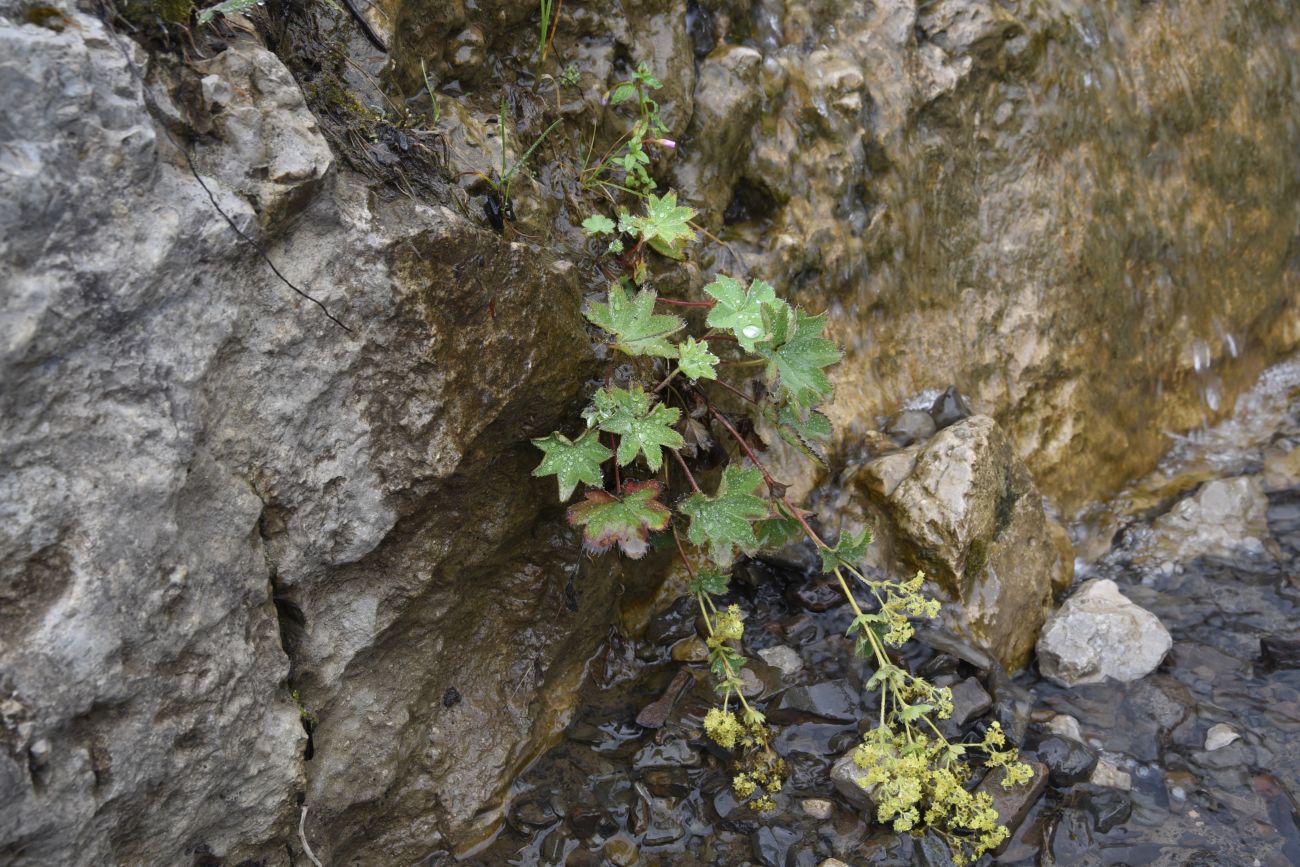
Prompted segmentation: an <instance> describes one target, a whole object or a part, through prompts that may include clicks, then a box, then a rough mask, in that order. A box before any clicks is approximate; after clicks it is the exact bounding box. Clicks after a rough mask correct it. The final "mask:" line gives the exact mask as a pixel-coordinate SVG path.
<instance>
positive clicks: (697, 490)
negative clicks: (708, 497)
mask: <svg viewBox="0 0 1300 867" xmlns="http://www.w3.org/2000/svg"><path fill="white" fill-rule="evenodd" d="M668 451H670V452H672V455H673V457H675V458H677V463H679V464H681V465H682V472H683V473H686V481H688V482H690V483H691V490H693V491H695V493H697V494H702V493H704V492H703V491H701V490H700V486H699V485H698V484H697V483H696V482H695V476H693V475H691V471H690V469H689V468H688V467H687V466H686V461H684V460H682V456H681V455H679V454H678V453H677V449H669V450H668Z"/></svg>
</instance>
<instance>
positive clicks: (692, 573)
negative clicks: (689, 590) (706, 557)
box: [673, 527, 695, 581]
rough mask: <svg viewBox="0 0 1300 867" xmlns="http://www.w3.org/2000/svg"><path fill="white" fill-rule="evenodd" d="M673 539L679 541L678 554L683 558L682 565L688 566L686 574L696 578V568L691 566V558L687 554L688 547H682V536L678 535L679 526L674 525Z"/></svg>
mask: <svg viewBox="0 0 1300 867" xmlns="http://www.w3.org/2000/svg"><path fill="white" fill-rule="evenodd" d="M673 541H674V542H676V543H677V556H678V557H681V558H682V565H683V566H685V567H686V574H687V575H690V576H691V580H692V581H694V580H695V569H694V567H692V566H691V561H690V559H689V558H688V557H687V556H686V549H685V548H683V547H682V540H681V537H680V536H678V535H677V528H676V527H673Z"/></svg>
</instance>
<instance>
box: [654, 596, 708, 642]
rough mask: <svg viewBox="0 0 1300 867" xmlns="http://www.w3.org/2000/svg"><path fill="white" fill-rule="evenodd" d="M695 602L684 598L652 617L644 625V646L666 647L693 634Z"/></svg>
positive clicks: (695, 611) (686, 597) (689, 598)
mask: <svg viewBox="0 0 1300 867" xmlns="http://www.w3.org/2000/svg"><path fill="white" fill-rule="evenodd" d="M696 613H697V610H696V602H695V600H694V599H693V598H692V597H689V596H685V597H683V598H681V599H679V600H677V602H675V603H673V605H672V607H670V608H669V609H668V610H667V611H665V612H663V613H662V614H659V615H657V616H656V617H653V618H652V619H651V620H650V622H649V623H648V624H647V625H646V628H645V635H644V636H643V638H644V641H643V643H644V644H648V645H650V646H652V647H655V648H659V647H668V646H670V645H672V644H675V643H676V642H678V641H681V640H682V639H683V638H686V637H687V636H690V635H694V634H695V615H696Z"/></svg>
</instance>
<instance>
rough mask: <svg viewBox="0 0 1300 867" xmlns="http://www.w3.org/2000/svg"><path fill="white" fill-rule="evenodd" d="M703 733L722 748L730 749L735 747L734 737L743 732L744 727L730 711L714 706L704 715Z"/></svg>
mask: <svg viewBox="0 0 1300 867" xmlns="http://www.w3.org/2000/svg"><path fill="white" fill-rule="evenodd" d="M704 733H705V734H707V735H708V736H709V737H711V738H713V742H714V743H715V744H717V745H718V746H720V747H722V748H723V749H724V750H730V749H735V746H736V739H737V738H739V737H740V736H741V735H743V734H744V733H745V727H744V726H742V725H741V724H740V720H738V719H736V715H735V714H734V713H732V712H731V711H729V710H723V709H722V708H720V707H714V708H709V712H708V713H707V714H705V715H704Z"/></svg>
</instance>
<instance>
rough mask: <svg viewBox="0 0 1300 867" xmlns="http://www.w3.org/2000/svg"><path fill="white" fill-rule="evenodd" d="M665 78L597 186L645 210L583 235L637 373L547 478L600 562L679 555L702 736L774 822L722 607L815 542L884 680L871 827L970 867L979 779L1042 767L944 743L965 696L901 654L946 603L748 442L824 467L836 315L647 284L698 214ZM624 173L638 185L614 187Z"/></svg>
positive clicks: (553, 459) (613, 333)
mask: <svg viewBox="0 0 1300 867" xmlns="http://www.w3.org/2000/svg"><path fill="white" fill-rule="evenodd" d="M658 84H659V83H658V82H657V81H655V80H654V79H653V77H651V76H649V74H648V73H646V72H645V71H644V69H641V70H639V71H638V75H637V76H635V77H634V78H633V80H632V81H630V82H626V83H624V84H622V85H620V86H619V87H620V88H621V90H620V92H619V95H620V96H621V97H623V99H620V100H615V101H614V102H621V101H627V100H628V99H630V98H632V97H635V98H636V100H637V106H638V110H639V111H638V119H637V120H636V122H635V125H634V127H633V130H632V133H631V135H630V138H629V142H630V143H631V145H632V146H631V147H630V148H628V147H627V144H628V143H629V142H625V143H624V146H623V149H622V151H621V154H622V157H624V158H623V159H619V160H608V159H607V160H605V161H603V162H602V163H601V164H600V165H599V166H598V167H597V169H596V173H595V175H594V176H593V177H592V178H589V180H593V182H594V183H598V184H601V185H603V186H604V187H605V188H607V189H617V190H620V191H622V192H624V193H626V194H629V195H634V196H635V199H634V200H635V201H636V203H637V207H635V208H623V209H620V210H618V211H617V212H616V213H615V214H614V215H612V216H610V215H605V214H594V215H592V216H590V217H589V218H588V219H587V220H586V221H585V222H584V223H583V227H584V229H585V231H586V232H587V233H588V235H590V236H592V237H595V238H600V239H601V240H602V243H603V244H604V250H605V252H604V253H603V254H602V255H603V257H604V259H605V261H604V263H603V264H605V265H606V266H607V269H608V270H609V271H610V272H613V271H614V268H615V267H617V268H620V269H621V272H622V273H621V276H619V277H618V279H617V280H616V281H615V282H613V284H612V285H611V286H610V287H609V290H608V293H607V294H606V295H605V297H604V298H603V300H600V301H597V302H594V303H591V304H589V305H588V306H587V308H586V310H585V311H584V315H585V316H586V318H587V319H588V320H589V321H590V322H591V323H592V324H593V325H595V326H597V327H598V328H599V329H601V331H602V332H603V333H604V334H605V338H606V343H607V344H608V346H609V347H610V348H611V349H612V350H613V351H615V352H617V353H619V354H620V355H621V356H622V357H623V359H624V360H625V361H626V363H624V364H620V365H618V366H614V365H611V368H610V370H611V372H610V374H609V375H608V377H607V379H606V381H605V383H604V384H603V385H602V386H601V387H600V388H599V389H598V390H597V391H596V392H595V394H594V395H593V396H592V398H591V402H590V404H589V405H588V406H587V408H586V410H585V411H584V412H583V413H582V420H581V421H580V422H577V423H576V424H575V429H576V432H572V431H571V432H570V433H569V434H567V435H566V434H565V433H563V432H558V431H557V432H555V433H553V434H551V435H550V436H548V437H544V438H541V439H537V440H534V443H535V444H536V445H537V447H538V448H540V449H541V450H542V452H543V453H544V456H543V458H542V462H541V464H540V465H539V466H538V467H537V469H536V470H535V471H534V474H535V475H539V476H550V475H553V476H555V477H556V479H557V481H558V490H559V495H560V498H561V500H569V499H570V498H571V497H572V496H573V494H574V492H575V491H576V490H577V489H578V486H579V485H582V486H583V489H582V492H581V497H580V499H579V500H578V501H577V502H576V503H574V504H573V505H571V506H570V507H569V510H568V517H569V520H570V522H571V523H572V524H573V525H574V526H575V527H579V528H581V529H582V533H583V539H584V543H585V545H586V547H587V548H588V549H589V550H590V551H592V552H596V553H599V552H604V551H608V550H611V549H613V548H618V549H619V550H620V551H621V552H622V554H623V555H624V556H627V557H631V558H639V557H641V556H643V555H644V554H645V553H646V551H647V550H648V548H649V546H650V543H651V540H652V536H655V535H658V536H660V537H662V538H664V539H665V540H667V542H668V544H670V545H672V546H673V547H675V549H676V552H677V555H678V556H679V557H680V559H681V563H682V565H683V567H684V569H685V571H686V573H687V575H688V576H689V585H688V586H689V592H690V593H691V594H692V595H693V596H694V597H695V600H696V602H697V604H698V606H699V610H700V615H701V621H702V622H703V624H704V628H705V630H706V632H707V638H706V643H707V645H708V651H709V655H708V663H709V667H710V669H711V671H712V674H713V676H714V678H715V680H716V690H717V695H718V701H717V705H716V706H715V707H713V708H712V709H711V710H709V711H708V713H707V715H706V716H705V718H704V720H703V725H704V730H705V732H706V733H707V735H708V736H709V737H710V738H711V739H712V740H713V741H714V742H716V743H717V744H718V745H719V746H721V747H722V748H724V749H726V750H729V751H731V752H732V754H733V756H734V765H733V776H732V787H733V790H734V791H735V793H736V795H737V796H738V797H739V798H741V799H742V800H746V801H747V802H748V803H749V804H750V806H752V807H754V808H755V809H759V810H765V809H770V808H772V807H773V806H774V802H773V797H772V796H773V795H774V794H775V793H776V792H778V791H780V788H781V785H782V782H783V778H784V776H785V765H784V762H783V761H782V760H781V758H780V756H779V755H777V754H776V752H775V751H774V749H773V748H772V745H771V731H770V727H769V726H768V723H767V721H766V720H765V718H764V716H763V713H762V711H761V710H760V709H759V708H757V707H755V706H754V705H753V704H752V703H750V701H749V700H748V699H747V698H746V696H745V694H744V692H743V691H742V689H741V683H742V681H741V676H740V672H741V670H742V669H743V667H744V665H745V656H744V635H745V614H744V612H743V611H742V610H741V609H740V608H739V607H738V606H737V605H734V604H725V603H724V602H723V601H722V597H724V596H726V594H727V591H728V578H729V572H730V570H731V567H732V565H733V563H734V562H735V561H736V559H737V557H739V556H742V555H744V556H752V555H755V554H757V553H758V552H759V551H760V550H762V549H764V548H776V547H780V546H782V545H784V544H786V543H788V542H790V541H792V540H795V539H798V538H800V537H802V538H806V539H807V540H808V541H809V542H811V544H812V545H813V546H814V547H815V548H816V550H817V552H818V554H819V556H820V565H821V568H822V570H823V571H824V572H826V573H827V574H829V575H831V576H833V577H834V579H835V581H836V582H837V584H838V586H839V588H840V590H841V591H842V592H843V594H844V596H845V598H846V599H847V601H848V603H849V605H850V607H851V611H852V615H853V620H852V623H851V625H850V626H849V629H848V635H847V638H848V639H849V640H851V641H852V642H853V646H854V651H855V652H856V653H857V654H859V655H860V656H862V657H864V658H865V659H867V660H869V661H870V663H871V664H872V665H873V666H874V674H873V676H872V677H871V679H870V682H869V683H868V690H869V691H871V693H872V694H873V695H874V699H873V702H878V712H877V713H876V715H875V719H874V720H873V725H872V728H871V729H870V730H869V731H868V733H867V734H866V736H865V738H864V740H863V742H862V744H861V745H860V746H859V747H858V748H857V751H856V754H855V761H856V762H857V764H858V765H859V766H860V767H861V768H862V769H864V771H865V774H864V779H863V784H864V786H865V787H866V788H867V789H868V791H869V794H870V797H871V800H872V802H873V803H874V804H875V805H876V818H877V820H878V821H880V822H881V823H883V824H888V825H890V826H892V827H893V828H894V829H895V830H896V831H898V832H900V833H901V832H911V833H918V834H919V833H922V832H924V831H925V830H926V829H929V830H932V831H934V832H936V833H938V834H939V835H941V836H942V837H943V838H944V839H945V840H946V841H947V842H948V844H949V846H950V847H951V849H952V851H953V853H954V856H955V858H956V860H957V862H958V863H959V864H962V863H969V862H971V861H973V860H974V859H976V858H978V857H979V856H980V855H981V854H983V853H984V852H986V851H989V850H990V849H993V848H995V847H996V846H997V845H999V844H1000V843H1001V842H1002V841H1003V839H1005V837H1006V835H1007V829H1006V828H1005V827H1003V826H1001V825H1000V824H999V823H998V817H997V813H996V811H995V810H994V809H993V804H992V799H991V798H990V796H989V795H988V794H986V793H982V792H975V791H973V781H974V777H975V770H976V768H977V767H978V766H980V765H982V766H983V767H984V768H986V769H987V771H988V773H994V774H998V775H1000V777H1001V784H1002V785H1003V786H1007V787H1011V786H1014V785H1017V784H1019V783H1022V782H1024V781H1026V780H1028V778H1029V777H1030V775H1031V771H1030V768H1029V767H1028V766H1027V765H1025V764H1023V763H1021V762H1019V761H1018V757H1017V753H1016V751H1015V749H1014V748H1010V747H1008V746H1007V745H1006V742H1005V737H1004V735H1003V733H1002V731H1001V729H1000V728H999V727H998V726H997V724H996V723H995V724H993V725H992V726H990V728H989V729H988V730H987V732H986V734H985V736H984V738H983V739H982V740H981V741H979V742H975V743H953V742H951V741H949V740H948V739H947V738H946V737H945V736H944V734H943V733H942V731H941V730H940V728H939V726H938V725H937V724H936V722H937V721H938V720H943V719H946V718H947V717H948V716H949V715H950V714H951V713H952V695H951V692H950V691H949V690H948V689H947V688H942V687H935V686H934V685H932V684H930V683H929V682H927V681H926V680H925V679H923V678H921V677H918V676H916V675H914V674H912V673H911V672H909V671H907V670H906V669H905V668H904V667H902V666H901V665H899V664H897V663H896V662H895V661H894V660H895V657H894V656H891V655H890V652H889V651H890V649H891V648H893V649H897V648H900V647H902V646H903V645H905V644H906V643H907V642H908V641H909V640H911V639H912V637H913V635H914V631H913V627H912V621H913V620H914V619H925V618H933V617H935V616H936V615H937V614H938V610H939V603H938V602H937V601H935V600H933V599H929V598H927V597H926V596H925V595H924V592H923V585H924V580H925V576H924V575H922V574H919V573H918V574H917V575H915V576H913V577H911V578H908V579H906V580H897V581H895V580H883V579H879V578H874V577H868V576H867V574H866V573H865V571H864V570H863V569H862V568H861V562H862V560H863V558H864V555H865V553H866V549H867V546H868V545H869V544H870V541H871V539H870V534H869V533H868V532H866V531H863V532H862V533H859V534H851V533H845V534H842V535H841V536H840V538H839V539H838V540H836V542H835V543H834V544H832V543H831V542H830V541H828V540H826V539H824V538H822V536H821V535H820V534H819V533H818V532H817V531H816V530H815V529H814V528H813V526H812V523H811V522H810V518H811V517H812V516H811V514H810V513H809V512H808V511H806V510H804V509H803V508H801V507H800V506H799V505H798V504H796V503H794V502H792V501H791V499H790V497H789V496H788V495H787V492H786V487H785V486H784V485H782V484H781V483H780V482H778V481H777V480H776V479H775V478H773V476H772V472H771V470H770V469H769V468H768V467H767V465H766V464H764V462H763V460H762V458H761V457H760V456H759V451H760V450H761V444H760V441H759V440H758V438H757V437H755V436H753V430H754V426H755V424H756V423H757V422H758V420H759V419H760V418H761V419H763V420H765V421H766V422H767V424H768V425H769V426H770V427H771V428H772V429H774V430H776V431H777V432H779V435H780V436H781V437H782V438H783V439H785V440H786V441H787V442H789V443H790V444H791V445H793V446H795V447H796V448H798V449H799V450H801V451H802V452H803V453H804V454H805V455H806V456H807V457H808V458H809V459H810V460H815V461H820V460H821V457H820V455H821V450H822V445H823V444H824V443H825V442H826V441H827V440H829V438H830V436H831V425H830V422H829V420H828V419H827V417H826V416H825V415H824V414H823V413H822V412H820V410H819V406H820V405H822V404H823V403H824V402H825V401H826V400H828V399H829V398H830V397H831V391H832V390H831V382H830V379H829V378H828V376H827V369H828V368H830V367H831V366H832V365H834V364H835V363H836V362H837V361H839V359H840V350H839V349H838V347H837V346H836V345H835V344H834V343H833V342H832V341H831V340H829V339H828V338H827V337H826V336H825V334H824V331H825V328H826V317H825V316H824V315H815V314H812V313H810V312H808V311H805V310H803V309H801V308H799V307H797V306H794V305H791V304H789V303H788V302H787V301H785V300H784V299H782V298H781V297H780V296H779V295H778V294H777V292H776V290H775V288H774V287H773V286H771V285H770V284H768V283H766V282H764V281H763V280H752V281H750V282H748V283H746V282H745V281H742V280H739V279H736V278H734V277H731V276H726V275H722V274H719V275H718V276H716V277H715V278H714V279H713V280H712V281H711V282H710V283H708V284H707V285H705V286H703V287H702V290H701V297H700V298H698V299H697V300H687V299H680V298H665V297H661V296H660V295H659V294H658V293H657V292H656V290H655V288H654V287H653V286H652V285H651V282H652V281H651V280H650V279H649V276H648V268H647V263H648V261H649V258H650V257H651V256H653V255H660V256H664V257H667V258H668V259H670V260H680V259H681V258H683V256H684V252H685V248H686V245H687V244H689V243H691V242H692V241H694V240H695V239H696V235H697V230H696V228H695V226H694V225H693V223H692V220H693V218H694V217H695V212H694V211H693V210H692V209H691V208H689V207H686V206H684V205H681V204H679V203H678V201H677V198H676V196H675V194H673V193H671V192H669V193H666V194H664V195H663V196H659V195H656V194H655V193H654V192H653V181H651V180H650V177H649V175H648V173H647V166H648V165H649V160H648V158H643V157H644V146H645V140H646V138H647V136H648V135H650V134H658V133H660V132H661V129H660V128H659V127H657V126H656V125H655V124H656V123H657V106H656V105H655V104H654V102H653V100H650V99H649V97H648V91H649V90H650V89H653V88H655V87H657V86H658ZM627 157H630V158H627ZM620 168H621V170H622V172H623V176H622V177H612V176H611V175H612V174H613V173H614V172H615V171H617V170H618V169H620ZM736 407H740V409H739V410H737V409H735V408H736ZM715 438H717V439H721V440H723V441H724V442H729V443H730V448H729V449H727V450H726V451H727V453H728V455H729V456H730V462H729V463H728V464H727V465H726V466H725V467H723V468H722V470H721V473H720V476H719V477H718V478H717V481H716V484H715V485H713V486H712V490H706V489H705V487H704V486H703V485H701V483H700V481H699V480H698V479H697V477H696V471H695V470H692V465H693V464H695V465H696V466H697V468H698V466H699V464H698V459H699V458H700V457H701V456H702V454H703V453H704V452H708V451H712V452H715V453H716V451H717V450H716V449H715V448H714V445H715Z"/></svg>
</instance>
